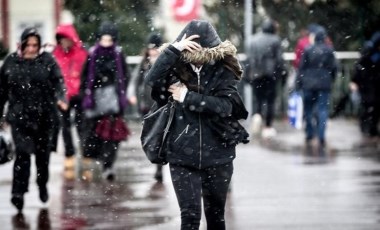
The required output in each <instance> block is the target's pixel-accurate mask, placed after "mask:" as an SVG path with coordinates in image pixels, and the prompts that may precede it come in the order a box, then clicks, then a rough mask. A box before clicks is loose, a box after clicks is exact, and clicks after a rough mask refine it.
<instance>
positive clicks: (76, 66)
mask: <svg viewBox="0 0 380 230" xmlns="http://www.w3.org/2000/svg"><path fill="white" fill-rule="evenodd" d="M56 36H64V37H66V38H69V39H71V40H72V41H73V43H74V44H73V46H72V47H71V48H70V49H69V50H64V49H63V48H62V46H61V45H59V44H58V45H57V46H56V48H55V49H54V51H53V55H54V57H55V58H56V60H57V62H58V65H59V66H60V68H61V71H62V75H63V78H64V82H65V86H66V90H67V91H66V97H67V99H68V100H70V98H72V97H73V96H77V95H78V94H79V88H80V84H81V72H82V67H83V65H84V63H85V62H86V60H87V55H88V54H87V51H86V50H85V49H84V48H83V46H82V42H81V41H80V39H79V36H78V34H77V32H76V30H75V28H74V26H73V25H59V26H58V27H57V29H56Z"/></svg>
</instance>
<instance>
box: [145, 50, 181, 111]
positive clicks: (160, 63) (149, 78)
mask: <svg viewBox="0 0 380 230" xmlns="http://www.w3.org/2000/svg"><path fill="white" fill-rule="evenodd" d="M180 55H181V52H180V51H178V50H177V49H176V48H174V47H173V46H172V45H169V46H168V47H166V48H165V49H164V50H163V51H162V53H161V54H160V56H158V58H157V60H156V62H155V63H154V64H153V66H152V67H151V68H150V70H149V71H148V73H147V75H146V76H145V78H144V82H145V83H146V84H147V85H149V86H151V87H152V94H151V97H152V99H153V100H154V101H156V102H157V103H158V104H159V105H164V104H165V103H167V99H168V97H169V96H170V95H171V94H170V93H169V92H168V91H167V88H168V87H169V85H170V83H171V81H172V77H171V73H172V67H173V66H174V65H175V64H176V63H177V61H178V60H179V58H180Z"/></svg>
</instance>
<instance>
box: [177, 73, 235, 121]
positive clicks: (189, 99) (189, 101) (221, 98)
mask: <svg viewBox="0 0 380 230" xmlns="http://www.w3.org/2000/svg"><path fill="white" fill-rule="evenodd" d="M224 71H225V73H224V74H222V75H221V76H220V79H221V80H220V81H221V82H220V83H219V84H218V86H217V87H216V88H215V89H214V92H213V93H212V95H204V94H199V93H197V92H193V91H189V92H188V93H187V95H186V97H185V100H184V105H185V106H186V107H188V108H189V110H190V111H194V112H200V113H207V114H211V115H218V116H221V117H228V116H231V115H232V113H233V108H234V106H233V105H234V103H233V97H234V96H236V95H237V94H238V93H237V82H238V80H236V79H235V78H234V76H233V74H232V73H231V72H230V71H228V70H224Z"/></svg>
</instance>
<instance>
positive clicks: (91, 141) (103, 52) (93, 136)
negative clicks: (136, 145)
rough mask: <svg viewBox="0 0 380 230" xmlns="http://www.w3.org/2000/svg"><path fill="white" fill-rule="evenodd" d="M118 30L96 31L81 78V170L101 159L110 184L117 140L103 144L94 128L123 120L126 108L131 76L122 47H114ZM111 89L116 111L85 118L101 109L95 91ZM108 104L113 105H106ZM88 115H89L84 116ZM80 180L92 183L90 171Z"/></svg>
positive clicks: (103, 26)
mask: <svg viewBox="0 0 380 230" xmlns="http://www.w3.org/2000/svg"><path fill="white" fill-rule="evenodd" d="M117 39H118V30H117V28H116V26H115V24H113V23H112V22H108V21H107V22H103V23H102V24H101V26H100V28H99V31H98V41H97V43H96V44H95V46H94V47H92V48H91V49H90V53H89V58H88V61H87V63H86V65H85V67H84V70H83V74H82V83H81V92H82V94H83V95H84V96H83V101H82V107H83V110H84V113H85V117H86V118H85V121H84V123H85V128H84V129H85V130H84V132H85V134H84V146H83V156H84V159H83V162H82V163H83V164H84V165H83V167H84V168H85V169H86V168H87V169H88V167H89V164H90V162H92V159H100V160H101V161H102V163H103V177H104V178H105V179H107V180H109V181H112V180H114V179H115V172H114V168H113V165H114V162H115V160H116V158H117V151H118V148H119V144H120V140H106V139H103V138H101V137H100V136H99V134H97V133H96V128H97V124H98V123H100V122H101V121H102V120H103V119H104V118H110V119H114V118H120V119H123V114H124V110H125V109H126V106H127V98H126V89H127V85H128V81H129V79H130V74H129V71H128V67H127V64H126V59H125V56H124V54H123V52H122V50H121V47H119V46H117ZM106 87H107V88H111V89H113V90H114V91H113V92H114V94H115V97H116V98H115V99H114V101H117V103H116V105H115V108H112V110H113V111H111V112H110V113H108V114H102V115H97V116H95V117H93V116H90V117H89V116H88V115H86V113H87V112H88V111H89V110H91V109H93V108H96V107H97V106H98V107H101V106H107V105H105V104H101V103H100V101H96V100H95V99H97V100H98V99H99V98H95V94H96V90H97V89H105V88H106ZM105 103H107V104H111V103H113V101H107V102H105ZM87 114H88V113H87ZM82 178H83V179H85V180H91V179H92V171H91V170H84V171H83V174H82Z"/></svg>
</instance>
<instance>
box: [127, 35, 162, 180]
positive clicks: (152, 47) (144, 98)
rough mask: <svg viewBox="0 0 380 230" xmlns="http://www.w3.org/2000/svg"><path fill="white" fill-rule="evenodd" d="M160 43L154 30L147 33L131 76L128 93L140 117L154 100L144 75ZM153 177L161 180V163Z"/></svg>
mask: <svg viewBox="0 0 380 230" xmlns="http://www.w3.org/2000/svg"><path fill="white" fill-rule="evenodd" d="M161 45H162V36H161V34H160V33H157V32H154V33H151V34H149V36H148V39H147V44H146V47H145V48H144V49H143V51H142V57H143V58H142V60H141V62H140V64H139V66H138V69H137V70H138V72H137V73H136V74H134V76H132V79H131V83H130V86H129V88H128V94H131V95H132V96H131V97H128V98H130V101H131V102H132V103H133V104H137V109H138V112H139V114H140V116H141V117H143V116H144V115H145V114H147V113H148V112H149V110H150V108H151V107H152V105H153V103H154V101H153V99H152V97H151V91H152V88H151V87H150V86H148V85H147V84H145V82H144V77H145V75H146V74H147V73H148V71H149V69H150V68H151V67H152V65H153V64H154V63H155V62H156V60H157V57H158V55H159V54H160V52H159V50H158V48H159V47H160V46H161ZM154 178H155V179H156V180H157V181H158V182H162V181H163V174H162V165H160V164H157V166H156V172H155V174H154Z"/></svg>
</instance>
